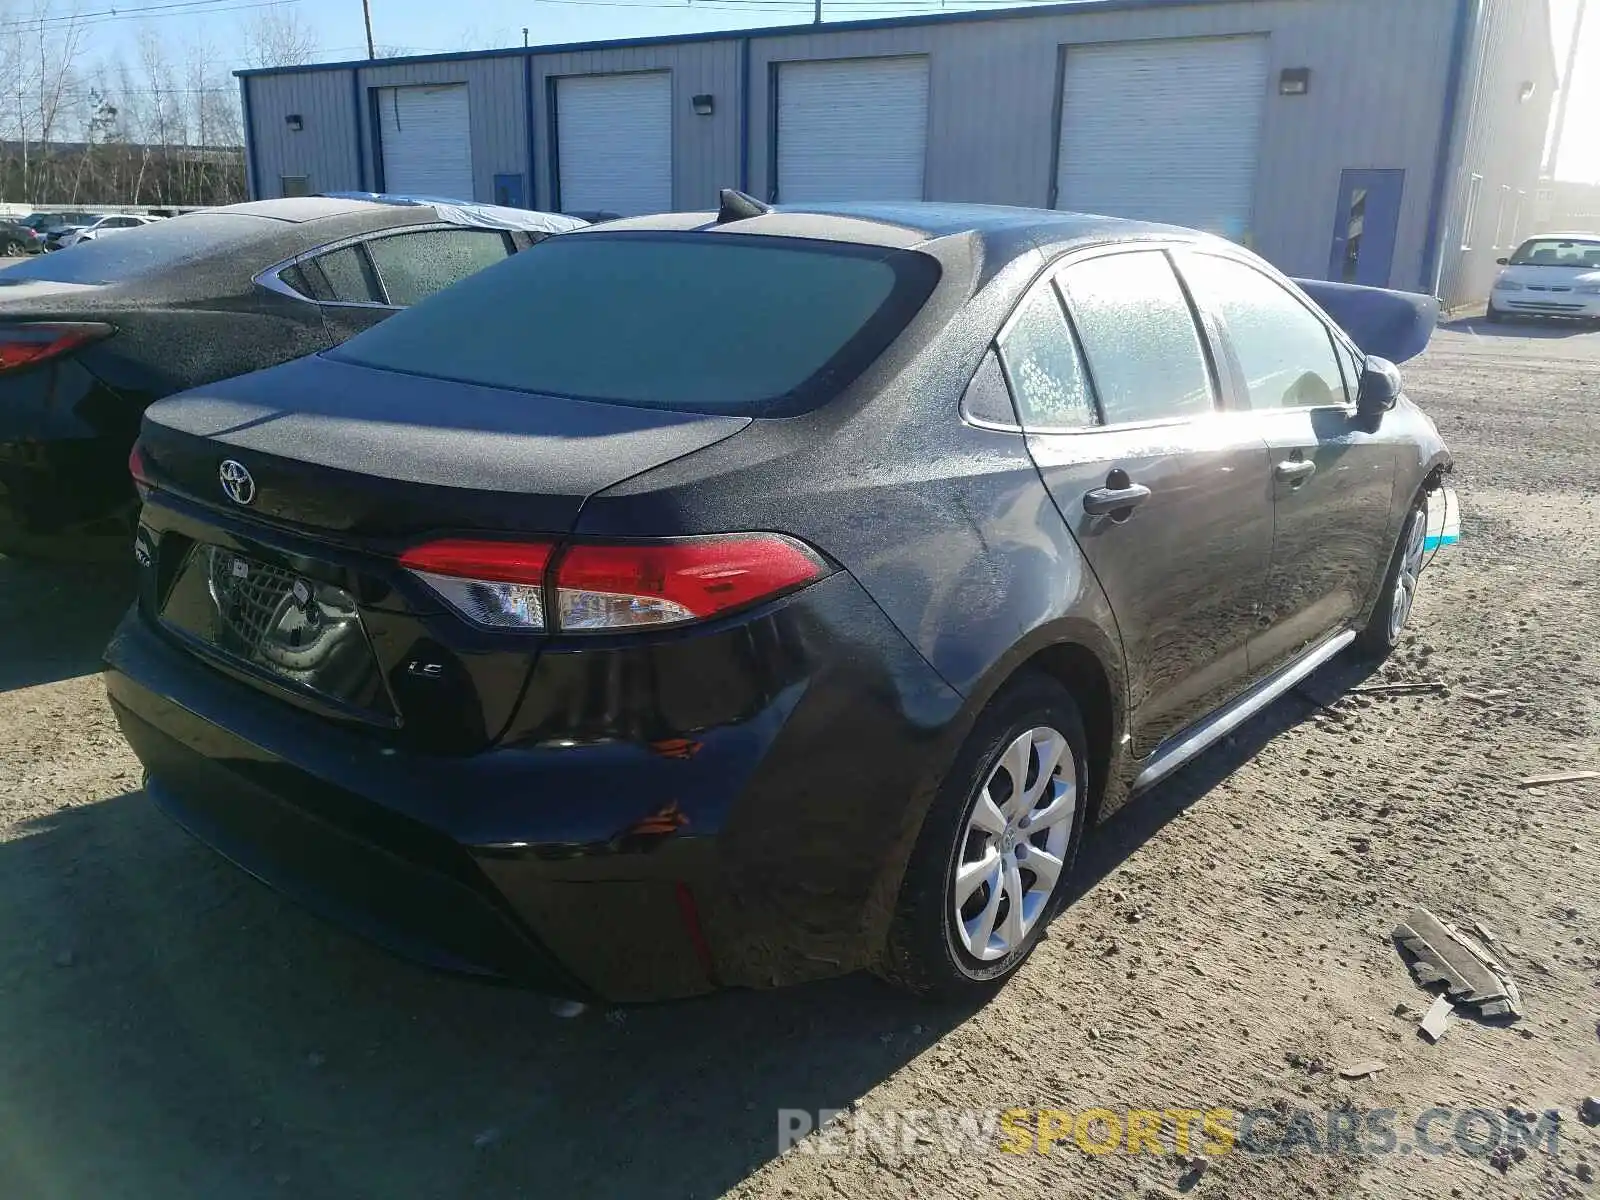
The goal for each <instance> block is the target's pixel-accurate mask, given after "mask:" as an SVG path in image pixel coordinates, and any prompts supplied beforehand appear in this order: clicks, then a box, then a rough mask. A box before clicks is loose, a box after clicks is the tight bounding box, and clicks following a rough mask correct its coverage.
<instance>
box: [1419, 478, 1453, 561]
mask: <svg viewBox="0 0 1600 1200" xmlns="http://www.w3.org/2000/svg"><path fill="white" fill-rule="evenodd" d="M1460 540H1461V502H1460V501H1459V500H1457V499H1456V490H1455V488H1447V487H1442V488H1436V489H1435V490H1433V491H1431V492H1429V493H1428V539H1427V541H1425V542H1423V544H1422V548H1423V550H1424V551H1426V552H1428V553H1432V552H1433V551H1435V550H1443V549H1444V548H1445V547H1447V546H1454V545H1455V544H1456V543H1457V542H1459V541H1460Z"/></svg>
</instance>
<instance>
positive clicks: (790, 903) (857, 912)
mask: <svg viewBox="0 0 1600 1200" xmlns="http://www.w3.org/2000/svg"><path fill="white" fill-rule="evenodd" d="M758 623H760V624H763V625H775V626H778V627H780V628H779V629H778V632H780V633H782V634H783V635H784V642H785V644H786V645H788V646H789V647H791V648H794V647H797V646H800V645H802V644H803V646H804V653H805V656H806V662H805V665H804V670H803V671H801V672H800V677H799V678H797V679H796V681H795V682H794V684H793V685H792V686H790V687H788V688H786V689H785V690H784V691H783V692H782V693H781V694H779V695H777V696H776V697H775V698H774V699H773V700H772V702H771V703H770V704H768V705H767V706H766V707H765V708H764V709H763V710H761V711H759V712H757V713H755V714H753V715H750V716H748V717H745V718H743V719H741V720H739V721H737V722H736V723H732V724H728V725H725V726H720V727H715V728H702V729H694V730H688V729H686V730H684V731H683V737H682V738H681V739H679V740H672V739H661V738H657V739H656V740H655V741H654V742H652V743H649V744H643V743H641V742H638V741H634V740H630V739H628V738H626V737H616V738H611V739H604V738H598V739H595V740H593V741H590V742H587V743H584V744H578V745H559V744H551V743H547V742H538V743H525V744H523V745H519V746H516V747H505V748H501V749H496V750H491V751H488V752H485V753H480V754H476V755H471V756H466V757H445V756H429V755H424V754H420V753H416V752H412V751H407V750H403V749H395V748H394V747H392V746H384V745H382V744H381V742H379V741H377V740H375V739H373V738H371V737H368V736H367V735H365V734H363V733H362V732H361V731H359V730H351V729H348V728H342V727H338V726H335V725H333V724H330V723H328V722H326V721H324V720H322V719H320V718H318V717H316V716H315V715H313V714H311V713H309V712H305V711H302V710H300V709H298V708H296V707H295V706H293V705H291V704H288V703H285V702H284V701H282V700H281V699H279V698H277V697H275V696H271V695H267V694H265V693H262V692H259V691H257V690H256V689H254V688H251V687H249V686H247V685H245V684H242V683H240V682H238V681H235V680H233V679H231V678H228V677H226V676H224V675H222V674H221V673H219V672H217V671H215V670H213V669H212V668H210V667H209V666H207V665H206V664H204V663H202V662H201V661H199V660H197V659H196V658H194V657H193V656H191V655H190V654H188V653H187V652H185V651H184V650H182V649H180V648H179V647H177V646H176V645H174V644H172V643H170V642H169V641H168V640H167V638H166V637H165V636H163V635H162V634H160V633H158V632H157V631H156V630H155V629H154V628H153V627H152V626H151V625H150V624H149V623H148V622H147V621H146V620H145V618H143V617H142V616H141V615H140V614H139V612H138V611H137V610H135V611H134V612H131V613H130V614H129V616H128V618H127V619H126V620H125V621H124V622H123V625H122V627H121V628H120V629H119V630H118V632H117V635H116V636H115V638H114V639H113V641H112V643H111V646H110V647H109V648H108V650H107V653H106V658H107V672H106V683H107V690H108V693H109V695H110V698H111V703H112V706H113V708H114V709H115V711H116V714H117V718H118V720H119V722H120V724H121V725H122V728H123V732H124V734H125V735H126V737H127V739H128V741H129V743H130V744H131V745H132V747H133V749H134V751H135V753H136V754H137V755H138V756H139V758H140V759H141V760H142V761H143V763H144V765H145V767H146V770H147V773H148V774H147V789H148V792H149V794H150V796H151V798H152V799H153V800H155V802H156V803H157V804H158V805H160V806H161V807H162V808H163V809H164V810H166V811H167V812H168V813H169V814H170V815H171V816H172V817H173V818H174V819H175V820H176V821H177V822H178V823H179V824H181V825H183V826H184V827H185V828H187V829H188V830H189V831H190V832H192V833H194V834H195V835H196V836H197V837H199V838H200V839H201V840H202V841H204V842H206V843H208V844H209V845H211V846H213V847H215V848H216V849H217V850H218V851H220V852H221V853H222V854H223V855H225V856H226V857H228V858H230V859H232V860H233V861H234V862H236V863H238V864H239V865H240V866H241V867H243V868H244V869H246V870H247V871H249V872H250V873H251V874H253V875H256V876H257V877H258V878H261V879H263V880H264V881H266V882H268V883H269V884H271V885H272V886H274V887H276V888H278V889H279V890H281V891H283V892H284V893H286V894H287V895H289V896H291V897H293V898H295V899H297V900H299V901H300V902H302V903H303V904H305V905H306V906H307V907H309V908H311V909H313V910H314V911H317V912H319V913H321V914H323V915H325V916H328V917H330V918H332V919H333V920H335V921H337V922H339V923H341V924H344V925H346V926H347V927H349V928H351V929H353V930H354V931H355V932H358V933H360V934H363V935H365V936H367V937H369V938H371V939H372V940H374V941H377V942H379V943H381V944H383V945H386V946H388V947H389V948H391V949H393V950H395V951H397V952H399V953H401V954H404V955H406V956H407V957H410V958H412V959H415V960H418V961H420V962H423V963H426V964H428V965H431V966H435V967H440V968H444V969H449V970H455V971H463V972H467V973H471V974H477V975H482V976H488V977H494V978H501V979H506V980H509V981H512V982H515V983H520V984H524V985H527V986H531V987H535V988H539V989H541V990H546V991H550V992H554V993H558V994H565V995H572V996H577V997H579V998H601V999H606V1000H619V1001H631V1000H651V999H664V998H671V997H676V996H686V995H692V994H695V993H699V992H705V991H708V990H711V989H713V988H715V987H718V986H723V985H738V986H759V985H765V984H780V983H787V982H793V981H796V980H800V979H805V978H811V977H816V976H821V975H828V974H835V973H839V972H842V971H848V970H853V969H856V968H859V967H861V966H864V965H867V964H868V963H869V962H870V961H871V960H872V958H873V957H874V955H875V954H876V951H877V948H878V946H879V945H881V941H882V936H883V932H884V930H885V929H886V926H887V921H888V917H889V915H890V913H891V912H892V907H893V900H894V896H895V893H896V891H897V890H898V883H899V878H900V874H901V872H902V871H903V867H904V859H905V856H906V855H907V854H908V853H909V850H910V846H911V843H912V841H913V840H914V838H915V835H916V832H917V829H918V828H919V826H920V821H921V815H922V812H923V811H925V805H926V802H927V796H928V795H929V794H930V792H929V787H930V782H929V775H930V772H929V767H930V764H934V763H936V762H937V761H938V760H939V758H940V755H941V754H942V753H943V752H944V751H943V746H944V745H945V743H946V741H947V733H948V727H949V726H950V725H951V723H952V721H953V718H954V717H955V715H956V713H957V711H958V709H959V698H958V697H956V696H955V694H954V693H953V692H950V691H949V689H948V688H947V687H946V686H945V685H944V684H943V683H942V681H940V680H938V677H937V676H936V675H934V673H933V672H932V670H931V668H929V667H927V665H926V663H924V662H923V661H922V659H921V658H920V657H919V656H917V655H916V654H915V652H914V651H912V650H911V649H910V647H909V646H907V645H906V644H905V642H904V640H903V639H902V638H900V636H899V634H898V633H897V632H895V631H893V630H892V628H891V627H888V623H887V621H886V619H884V618H883V617H882V615H881V613H878V611H877V610H876V608H875V607H873V606H872V605H871V602H870V601H869V600H866V598H865V597H864V596H863V595H862V594H861V592H860V589H859V588H858V587H857V586H856V584H855V583H854V581H853V580H851V579H849V578H848V577H847V576H843V575H839V576H834V577H833V578H831V579H829V580H825V581H823V583H821V584H818V585H816V586H815V587H814V588H811V589H807V591H805V592H802V593H800V594H799V595H797V596H795V597H791V598H790V600H789V601H787V602H784V603H783V604H782V605H781V608H780V611H779V612H777V613H773V614H768V615H766V616H763V617H761V618H760V619H759V622H758ZM801 629H803V630H804V631H805V640H804V642H803V643H802V642H800V641H797V639H796V633H797V631H798V630H801ZM758 632H760V631H758ZM762 640H763V639H762V638H761V637H759V636H757V637H754V638H752V642H753V644H757V645H759V644H760V643H761V642H762ZM545 657H546V658H550V659H559V658H560V657H561V656H559V655H556V654H553V653H548V652H547V654H546V656H545ZM590 657H591V658H594V657H600V656H595V655H592V654H591V655H590ZM542 669H543V664H541V668H540V670H542ZM552 669H553V670H557V671H559V670H562V669H568V670H570V666H566V667H564V666H563V664H561V663H559V662H556V663H553V664H552ZM708 683H709V681H708ZM540 686H541V683H540V673H539V671H536V672H535V675H534V679H533V681H532V682H531V684H530V691H535V690H537V689H539V688H540ZM711 686H715V685H714V684H711ZM933 775H934V776H935V778H934V779H933V780H932V782H936V775H937V772H936V771H935V772H933Z"/></svg>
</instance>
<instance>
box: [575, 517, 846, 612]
mask: <svg viewBox="0 0 1600 1200" xmlns="http://www.w3.org/2000/svg"><path fill="white" fill-rule="evenodd" d="M825 570H826V568H825V567H824V565H823V563H822V560H821V559H820V558H818V557H817V556H816V555H815V554H813V553H812V552H811V551H810V550H808V549H807V548H806V547H804V546H802V545H801V544H800V543H799V542H797V541H795V540H794V539H793V538H787V537H783V536H781V535H779V534H770V533H737V534H728V535H725V536H720V537H705V538H685V539H683V540H681V541H671V542H657V543H644V542H640V543H634V544H632V545H612V546H582V545H579V546H573V547H572V548H571V549H570V550H568V551H567V552H566V553H564V554H563V555H562V556H561V561H560V562H559V563H558V564H557V565H556V598H557V603H558V605H559V617H560V625H561V628H562V629H563V630H569V631H584V630H604V629H622V628H628V627H629V626H637V625H676V624H679V623H681V622H684V621H703V620H705V619H706V618H707V617H714V616H716V615H717V614H718V613H723V612H727V611H728V610H729V609H734V608H744V607H745V606H746V605H749V604H754V603H755V602H756V601H758V600H765V599H769V598H770V597H773V596H778V595H781V594H782V593H784V592H787V591H791V590H793V589H794V588H797V587H799V586H800V585H801V584H804V583H809V582H811V581H812V580H813V579H816V578H817V577H819V576H820V575H822V574H823V573H824V572H825Z"/></svg>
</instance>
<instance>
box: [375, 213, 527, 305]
mask: <svg viewBox="0 0 1600 1200" xmlns="http://www.w3.org/2000/svg"><path fill="white" fill-rule="evenodd" d="M366 246H367V253H368V254H369V255H371V256H372V263H373V266H375V267H376V268H377V271H378V278H379V279H380V280H381V281H382V283H383V288H384V291H385V292H386V293H387V295H388V297H389V303H390V304H393V305H395V306H397V307H405V306H407V305H412V304H416V303H417V302H418V301H420V300H425V299H427V298H428V297H429V296H431V295H433V294H434V293H435V292H441V291H443V290H444V289H445V288H447V287H449V286H450V285H451V284H454V283H459V282H461V280H463V279H465V278H466V277H467V276H468V275H475V274H477V273H478V272H479V271H481V270H483V269H484V268H485V267H492V266H494V264H495V263H497V262H501V261H503V260H504V259H505V258H506V256H507V255H509V254H511V253H512V247H511V242H510V239H509V238H508V237H507V235H506V234H504V233H501V232H499V231H497V230H491V229H425V230H420V231H418V232H416V233H397V234H391V235H390V236H388V237H380V238H373V239H372V240H371V241H369V242H368V243H367V244H366Z"/></svg>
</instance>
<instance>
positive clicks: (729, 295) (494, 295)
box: [331, 233, 939, 416]
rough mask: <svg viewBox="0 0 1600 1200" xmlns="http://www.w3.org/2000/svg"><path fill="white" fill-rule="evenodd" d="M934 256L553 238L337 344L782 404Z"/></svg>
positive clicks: (521, 378)
mask: <svg viewBox="0 0 1600 1200" xmlns="http://www.w3.org/2000/svg"><path fill="white" fill-rule="evenodd" d="M938 278H939V265H938V263H937V262H936V261H935V260H933V259H932V258H929V257H928V256H926V255H923V254H918V253H915V252H913V251H906V250H890V249H885V248H882V247H877V246H858V245H849V244H836V243H829V242H809V241H799V240H794V239H787V238H785V239H778V238H769V237H754V236H750V235H740V234H704V233H691V234H655V233H650V234H643V233H632V234H612V235H606V234H576V235H566V236H562V237H554V238H550V239H548V240H546V241H544V242H542V243H540V244H539V245H538V246H536V247H534V248H533V249H531V250H528V251H525V252H524V253H522V254H518V255H516V256H514V257H512V258H510V259H507V260H506V261H505V262H503V263H501V264H499V265H498V266H494V267H490V268H489V269H488V270H486V271H482V272H480V273H478V274H476V275H473V276H471V277H469V278H467V279H465V280H463V281H462V282H460V283H458V284H456V285H455V286H454V287H452V288H449V289H448V290H446V291H444V292H441V293H440V294H439V295H437V296H434V297H432V298H431V299H428V300H425V301H424V302H423V303H421V304H419V305H417V306H416V307H415V308H411V309H407V310H406V311H404V312H402V313H399V314H397V315H395V316H394V317H392V318H390V319H389V320H387V321H385V322H384V323H383V324H381V325H378V326H376V327H374V328H373V329H370V330H368V331H367V332H365V333H362V334H361V335H359V336H358V337H355V338H353V339H351V340H350V341H349V342H346V343H345V344H344V345H343V346H342V347H340V348H339V349H338V350H335V351H332V352H331V353H332V355H333V356H334V357H336V358H340V359H344V360H347V361H350V362H355V363H361V364H363V365H366V366H372V367H380V368H383V369H386V370H392V371H403V372H407V373H409V374H415V375H429V376H433V377H435V378H441V379H450V380H457V381H460V382H463V383H474V384H484V385H487V386H490V387H498V388H509V389H514V390H518V391H526V392H540V393H545V394H550V395H558V396H570V397H575V398H579V399H586V400H601V401H608V402H611V403H616V404H627V405H634V406H639V407H648V408H674V409H680V410H685V411H690V412H711V413H732V414H741V415H751V416H757V415H767V416H778V415H786V414H790V413H794V412H800V411H803V410H805V409H807V408H810V407H812V406H814V405H816V404H818V403H820V402H821V401H823V400H825V399H827V398H829V397H830V396H832V395H835V394H837V392H838V391H839V390H840V389H842V388H843V387H845V386H846V385H847V384H849V383H850V382H851V380H853V379H854V378H855V377H856V376H857V375H859V374H860V373H861V371H862V370H864V369H865V368H866V367H867V366H868V365H869V364H870V363H871V362H872V361H873V360H874V359H875V358H877V356H878V355H879V354H880V353H882V352H883V350H884V348H885V347H887V346H888V344H889V343H890V342H891V341H892V340H893V339H894V337H895V336H896V335H897V334H898V333H899V332H900V331H901V330H902V329H904V328H905V326H906V324H907V323H908V322H909V321H910V320H911V318H912V317H913V316H914V315H915V314H916V312H917V311H918V310H919V309H920V308H921V307H922V304H923V302H924V301H926V300H927V298H928V295H929V294H930V293H931V292H932V290H933V287H934V285H935V284H936V283H937V282H938Z"/></svg>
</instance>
